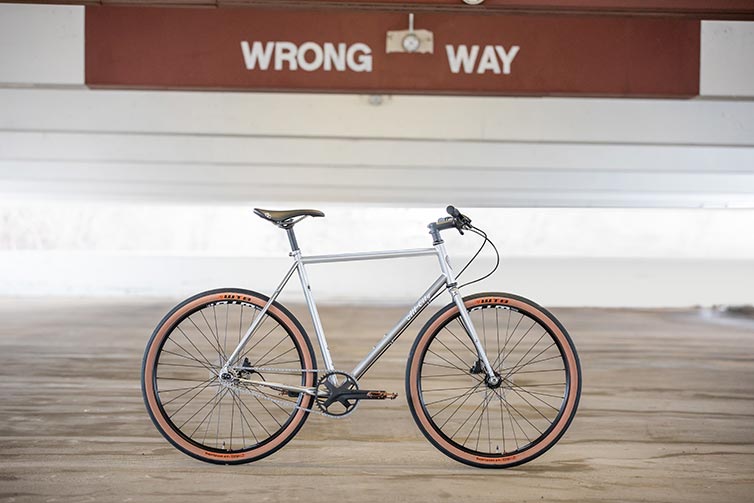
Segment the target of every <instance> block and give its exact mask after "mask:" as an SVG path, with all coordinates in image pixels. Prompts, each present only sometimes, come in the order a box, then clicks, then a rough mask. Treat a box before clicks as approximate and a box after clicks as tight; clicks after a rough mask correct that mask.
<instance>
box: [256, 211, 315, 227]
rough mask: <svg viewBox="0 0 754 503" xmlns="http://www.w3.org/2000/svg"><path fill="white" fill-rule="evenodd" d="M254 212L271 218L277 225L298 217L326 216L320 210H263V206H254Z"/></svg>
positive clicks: (265, 217)
mask: <svg viewBox="0 0 754 503" xmlns="http://www.w3.org/2000/svg"><path fill="white" fill-rule="evenodd" d="M254 213H256V214H257V215H258V216H260V217H262V218H264V219H265V220H269V221H270V222H272V223H273V224H275V225H285V224H290V223H291V222H290V220H292V219H294V218H296V217H324V216H325V214H324V213H322V212H321V211H319V210H282V211H275V210H263V209H262V208H254Z"/></svg>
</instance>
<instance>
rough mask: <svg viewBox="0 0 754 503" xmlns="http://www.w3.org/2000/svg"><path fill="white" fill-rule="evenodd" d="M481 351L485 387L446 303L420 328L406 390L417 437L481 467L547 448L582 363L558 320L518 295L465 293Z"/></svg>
mask: <svg viewBox="0 0 754 503" xmlns="http://www.w3.org/2000/svg"><path fill="white" fill-rule="evenodd" d="M464 303H465V305H466V309H468V311H469V315H470V316H471V319H472V322H473V325H474V327H475V329H476V332H477V334H478V336H479V339H480V342H481V343H482V346H483V347H484V350H485V352H486V354H487V358H488V360H489V362H490V364H491V366H492V367H493V370H494V371H495V374H496V375H497V376H498V377H499V378H500V382H499V383H496V384H495V385H490V384H488V382H487V381H486V375H485V372H484V370H483V365H481V362H480V361H479V357H478V355H477V352H476V350H475V348H474V346H473V343H472V342H471V339H470V338H469V336H468V334H467V332H466V329H465V328H464V326H463V324H462V321H461V317H460V314H459V310H458V308H457V306H455V304H449V305H447V306H446V307H445V308H443V309H442V310H440V312H438V313H437V314H436V315H435V316H434V317H433V318H432V319H430V320H429V321H428V322H427V324H426V325H425V326H424V328H422V330H421V332H420V333H419V335H418V337H417V338H416V341H415V342H414V345H413V347H412V349H411V353H410V355H409V360H408V366H407V369H406V396H407V397H408V404H409V407H410V409H411V413H412V414H413V416H414V420H415V421H416V424H417V425H418V426H419V429H420V430H421V431H422V433H424V436H425V437H427V439H428V440H429V441H430V442H431V443H432V444H433V445H434V446H435V447H437V448H438V449H439V450H440V451H442V452H443V453H444V454H446V455H447V456H449V457H451V458H453V459H455V460H457V461H460V462H462V463H466V464H468V465H472V466H477V467H482V468H508V467H511V466H516V465H520V464H522V463H526V462H528V461H531V460H532V459H534V458H536V457H537V456H539V455H541V454H542V453H544V452H545V451H547V449H549V448H550V447H552V446H553V445H554V444H555V443H556V442H557V441H558V440H559V439H560V437H561V436H562V435H563V433H565V431H566V429H567V428H568V426H569V425H570V423H571V420H572V419H573V417H574V415H575V414H576V408H577V407H578V403H579V396H580V394H581V368H580V365H579V358H578V355H577V354H576V348H575V347H574V345H573V342H572V341H571V338H570V337H569V335H568V333H567V332H566V330H565V328H563V326H562V325H561V324H560V323H559V322H558V320H557V319H555V317H554V316H553V315H552V314H550V313H549V312H548V311H547V310H546V309H544V308H543V307H541V306H539V305H537V304H535V303H534V302H532V301H530V300H527V299H525V298H523V297H519V296H517V295H512V294H507V293H482V294H477V295H472V296H470V297H466V298H464Z"/></svg>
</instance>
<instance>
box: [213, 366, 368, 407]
mask: <svg viewBox="0 0 754 503" xmlns="http://www.w3.org/2000/svg"><path fill="white" fill-rule="evenodd" d="M236 370H254V371H255V372H259V371H261V372H272V373H278V374H279V373H282V372H290V373H291V374H298V373H300V372H311V373H317V372H320V371H319V370H310V369H281V368H275V367H239V368H237V369H236ZM281 371H282V372H281ZM329 372H335V371H330V370H328V371H326V372H324V373H325V374H327V373H329ZM338 372H342V371H338ZM343 373H344V374H346V375H347V376H348V377H350V378H351V379H353V380H354V382H357V381H356V379H355V378H354V377H353V376H352V375H351V374H349V373H348V372H343ZM223 386H225V387H227V388H231V389H233V390H235V391H238V392H241V393H246V394H249V395H251V396H253V397H255V398H262V399H263V400H268V401H270V402H273V403H276V404H277V405H279V406H282V407H287V408H289V409H292V410H295V409H300V410H303V411H306V412H314V413H315V414H320V415H322V416H325V417H328V418H330V419H343V418H344V417H347V416H349V415H350V414H345V415H340V416H336V415H333V414H328V413H327V412H324V411H322V410H318V409H314V408H311V409H307V408H306V407H302V406H300V405H297V404H293V403H291V402H289V401H287V400H279V399H277V398H273V397H271V396H269V395H265V394H264V393H259V392H258V391H254V390H251V389H248V388H239V387H238V386H233V385H230V384H223ZM315 391H316V390H315ZM312 403H313V404H314V403H316V399H315V400H312Z"/></svg>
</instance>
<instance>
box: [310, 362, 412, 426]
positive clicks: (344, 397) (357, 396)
mask: <svg viewBox="0 0 754 503" xmlns="http://www.w3.org/2000/svg"><path fill="white" fill-rule="evenodd" d="M397 396H398V394H397V393H388V392H387V391H382V390H361V389H359V383H358V382H356V379H354V377H353V376H351V375H350V374H348V373H346V372H341V371H338V370H336V371H333V372H328V373H326V374H325V375H323V376H322V377H321V378H320V379H319V381H318V382H317V394H316V397H315V402H316V403H317V407H319V408H320V410H321V411H322V412H325V413H326V414H328V415H330V416H335V417H345V416H347V415H349V414H351V413H352V412H353V411H354V410H356V406H357V405H358V404H359V402H360V401H361V400H385V399H390V400H393V399H395V398H396V397H397Z"/></svg>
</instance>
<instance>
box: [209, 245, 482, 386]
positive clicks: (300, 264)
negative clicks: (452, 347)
mask: <svg viewBox="0 0 754 503" xmlns="http://www.w3.org/2000/svg"><path fill="white" fill-rule="evenodd" d="M290 235H291V234H290V233H289V237H290ZM292 244H295V238H293V240H292ZM294 248H295V249H294V251H292V252H291V254H290V255H291V257H293V265H291V268H290V269H289V270H288V272H287V273H286V275H285V276H284V277H283V280H282V281H281V282H280V284H279V285H278V287H277V288H276V289H275V291H274V292H273V294H272V295H271V296H270V299H269V300H268V301H267V303H266V304H265V306H264V307H263V308H262V310H261V311H260V312H259V313H258V314H257V315H256V316H255V317H254V319H253V321H252V323H251V325H250V326H249V328H248V330H247V331H246V333H245V334H244V336H243V337H242V338H241V341H240V342H239V344H238V346H237V347H236V349H235V350H234V351H233V353H231V355H230V356H229V357H228V360H227V361H226V364H225V367H224V369H223V370H224V371H227V369H228V368H230V367H233V366H234V365H235V363H236V360H237V358H238V356H239V355H240V354H241V352H242V351H243V348H244V347H245V346H246V343H247V342H248V340H249V339H250V338H251V336H252V334H254V331H255V330H256V329H257V327H258V326H259V324H260V323H261V320H262V318H263V317H264V315H265V314H266V313H267V311H268V309H269V308H270V306H271V305H272V303H273V302H275V300H276V299H277V298H278V296H279V295H280V292H282V291H283V288H285V285H286V284H287V283H288V280H290V279H291V276H293V273H294V272H298V276H299V280H300V281H301V287H302V289H303V292H304V297H305V298H306V305H307V307H308V308H309V314H310V315H311V318H312V324H313V325H314V331H315V333H316V335H317V341H318V342H319V346H320V351H321V352H322V357H323V359H324V364H325V369H326V370H328V371H333V370H336V369H335V365H334V363H333V361H332V356H331V355H330V348H329V347H328V345H327V339H326V338H325V333H324V329H323V328H322V322H321V321H320V319H319V312H318V311H317V305H316V303H315V301H314V296H313V294H312V290H311V285H310V283H309V276H308V275H307V273H306V265H307V264H325V263H333V262H350V261H356V260H380V259H393V258H405V257H421V256H428V255H436V256H437V259H438V261H439V263H440V269H441V270H442V274H441V275H440V276H439V277H438V278H437V279H436V280H435V281H434V283H432V284H431V285H430V286H429V288H427V290H426V291H425V292H424V293H423V294H422V295H421V296H420V297H419V299H418V300H417V301H416V302H415V303H414V305H413V306H411V308H410V309H409V310H408V312H406V314H405V315H404V316H403V318H401V320H400V321H399V322H398V323H397V324H396V325H395V326H394V327H393V328H392V329H391V330H390V331H388V333H387V334H385V336H384V337H383V338H382V339H381V340H380V341H379V342H378V343H377V345H375V346H374V347H373V348H372V350H371V351H370V352H369V354H367V355H366V356H365V357H364V359H363V360H362V361H361V362H360V363H358V364H357V365H356V366H355V367H354V368H353V370H352V371H351V375H352V376H354V377H355V378H356V379H359V378H361V377H362V376H363V375H364V373H366V371H367V370H369V368H370V367H371V366H372V364H374V362H376V361H377V360H378V359H379V358H380V356H382V354H383V353H384V352H385V351H387V349H388V348H389V347H390V346H391V345H392V344H393V342H395V340H396V339H398V337H399V336H400V335H401V334H402V333H403V331H404V330H405V329H406V328H407V327H408V326H409V324H410V323H411V322H412V321H413V320H414V319H415V318H416V317H417V316H419V314H421V312H422V311H423V310H424V308H426V307H427V305H428V304H429V303H430V301H431V300H432V298H433V297H434V296H435V294H437V292H439V291H440V290H441V289H442V288H443V286H445V287H446V288H447V289H448V291H449V292H450V295H451V297H452V299H453V302H454V303H455V304H456V306H458V309H459V311H460V315H461V321H462V322H463V325H464V327H465V328H466V330H467V332H468V335H469V337H470V338H471V340H472V342H473V343H474V347H475V348H476V350H477V353H478V355H479V359H480V361H481V362H482V366H483V368H484V369H485V371H486V372H487V375H488V376H494V375H495V374H494V372H493V370H492V366H491V365H490V362H489V360H488V359H487V355H486V353H485V351H484V348H483V347H482V344H481V342H480V341H479V337H478V336H477V333H476V330H475V329H474V325H473V323H472V322H471V317H470V316H469V313H468V310H467V309H466V306H465V305H464V303H463V298H462V297H461V294H460V292H459V291H458V289H457V288H456V279H455V275H454V273H453V270H452V269H451V267H450V263H449V260H448V254H447V252H446V251H445V244H444V243H443V242H440V243H436V244H434V245H433V248H418V249H408V250H389V251H375V252H358V253H343V254H336V255H313V256H308V257H304V256H302V255H301V250H299V249H298V246H294Z"/></svg>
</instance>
